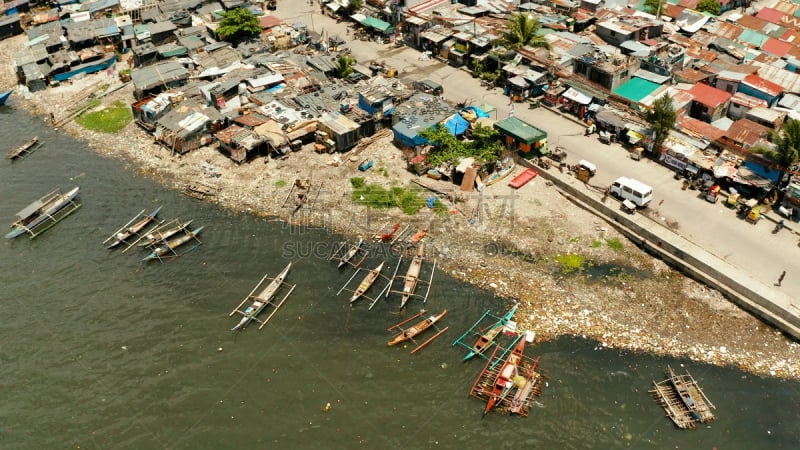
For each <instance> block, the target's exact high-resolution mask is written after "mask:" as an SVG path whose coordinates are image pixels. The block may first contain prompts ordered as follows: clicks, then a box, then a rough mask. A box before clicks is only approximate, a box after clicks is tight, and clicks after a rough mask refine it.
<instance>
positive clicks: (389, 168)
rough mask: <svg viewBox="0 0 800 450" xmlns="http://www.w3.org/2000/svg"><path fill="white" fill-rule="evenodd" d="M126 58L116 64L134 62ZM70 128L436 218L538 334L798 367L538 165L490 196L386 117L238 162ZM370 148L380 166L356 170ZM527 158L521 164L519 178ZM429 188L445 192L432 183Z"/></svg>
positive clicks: (125, 96) (177, 163)
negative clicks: (405, 205)
mask: <svg viewBox="0 0 800 450" xmlns="http://www.w3.org/2000/svg"><path fill="white" fill-rule="evenodd" d="M24 40H25V38H24V36H17V37H14V38H11V39H7V40H5V41H4V42H3V46H2V47H1V48H0V86H4V87H11V86H13V85H14V83H15V78H14V71H13V55H14V53H15V52H16V51H17V50H18V49H19V48H21V47H22V43H23V42H24ZM121 64H124V63H119V65H118V67H126V66H124V65H121ZM101 85H108V87H107V88H106V89H105V90H104V92H109V91H111V90H114V89H115V88H116V87H118V86H120V85H121V82H120V81H119V77H118V75H117V73H116V72H114V71H104V72H101V73H98V74H95V75H91V76H87V77H84V78H82V79H80V80H74V81H72V82H68V83H66V84H62V85H61V86H59V87H56V88H50V89H48V90H47V91H44V92H37V93H35V94H30V93H27V92H26V90H25V87H24V86H17V87H16V89H17V91H16V92H15V98H16V104H17V105H19V106H22V107H24V108H26V109H27V110H28V111H30V112H31V113H34V114H39V115H43V116H45V117H48V116H49V115H50V113H52V114H53V115H54V116H55V118H56V121H57V122H58V121H59V120H60V119H62V118H63V117H65V116H67V114H68V111H69V109H70V107H71V106H72V105H71V104H69V99H75V98H77V97H78V96H80V95H81V93H86V92H89V91H90V90H92V89H95V88H96V87H97V86H101ZM65 99H66V100H65ZM116 100H122V101H124V102H125V103H131V102H132V100H133V97H132V87H131V86H130V85H129V86H127V87H124V88H122V89H119V90H117V91H114V92H113V93H111V94H110V95H107V96H105V97H103V98H102V102H103V104H110V103H112V102H114V101H116ZM63 128H64V130H65V131H66V132H67V133H70V134H71V135H73V136H75V137H76V138H79V139H83V140H85V141H87V142H88V143H89V144H90V145H91V146H92V147H93V148H94V149H96V151H97V152H98V153H100V154H103V155H106V156H109V157H114V158H121V159H124V160H126V161H129V162H130V163H131V164H133V165H135V166H136V167H137V168H138V171H139V172H140V173H141V174H142V175H144V176H148V177H151V178H153V179H156V180H158V181H159V182H162V183H163V184H164V185H166V186H168V187H171V188H176V189H181V188H183V187H184V186H185V185H187V184H190V183H202V184H204V185H207V186H209V187H211V188H213V189H214V190H216V191H217V195H216V197H215V199H214V201H216V202H217V203H219V204H220V205H221V206H223V207H225V208H229V209H231V210H235V211H247V212H251V213H256V214H263V215H267V216H275V217H281V218H283V219H284V220H287V221H291V222H296V223H301V224H311V225H317V226H325V227H327V228H328V229H330V230H332V231H336V232H340V233H342V234H344V235H347V236H350V237H356V236H362V237H368V236H372V235H373V234H375V232H376V229H377V228H378V227H379V225H381V224H383V223H387V222H391V223H394V222H398V221H399V222H402V223H403V224H407V225H408V226H409V227H410V228H409V229H410V230H417V229H427V230H428V237H426V254H427V255H428V256H430V257H436V258H437V259H438V264H439V266H440V267H441V268H442V269H443V270H445V271H446V272H447V273H449V274H451V275H452V276H454V277H457V278H459V279H462V280H464V281H467V282H470V283H472V284H474V285H477V286H480V287H483V288H485V289H488V290H491V291H493V292H495V293H496V294H497V295H500V296H503V297H506V298H510V299H514V300H516V301H518V302H520V309H519V310H518V313H517V317H516V319H517V320H518V321H519V322H521V324H520V325H521V326H522V327H524V328H526V329H531V330H533V331H535V332H536V334H537V339H540V340H544V339H551V338H554V337H556V336H558V335H560V334H573V335H582V336H586V337H589V338H593V339H596V340H598V341H599V342H600V345H602V346H604V347H618V348H625V349H628V350H632V351H649V352H654V353H657V354H670V355H675V356H686V357H688V358H691V359H694V360H698V361H706V362H710V363H713V364H718V365H734V366H738V367H740V368H742V369H744V370H748V371H751V372H754V373H758V374H763V375H772V376H778V377H792V378H800V345H798V344H797V343H795V342H793V341H791V340H789V339H787V338H786V337H784V336H783V335H781V334H780V333H779V332H777V331H776V330H774V329H773V328H770V327H768V326H766V325H764V324H763V323H762V322H760V321H758V320H756V319H755V318H753V317H752V316H750V315H749V314H747V313H745V312H743V311H741V310H740V309H738V308H737V307H735V306H733V305H732V304H731V303H730V302H728V301H727V300H726V299H724V298H723V297H722V296H721V295H720V294H719V293H718V292H716V291H713V290H710V289H708V288H706V287H705V286H703V285H700V284H698V283H696V282H694V281H692V280H690V279H688V278H686V277H684V276H683V275H681V274H679V273H677V272H675V271H673V270H671V269H670V268H668V267H667V266H666V265H665V264H663V263H662V262H661V261H659V260H656V259H654V258H651V257H650V256H648V255H647V254H645V253H643V252H641V251H640V250H639V249H638V248H637V247H635V246H634V245H633V244H632V243H630V242H628V241H627V240H625V238H624V237H622V236H621V235H619V234H618V233H617V232H615V231H614V230H613V228H612V227H610V226H609V225H608V224H606V223H605V222H603V221H601V220H599V219H598V218H597V217H595V216H593V215H591V214H589V213H588V212H586V211H584V210H582V209H580V208H578V207H577V206H574V205H573V204H572V203H570V202H569V201H567V200H566V199H564V198H563V197H562V195H561V194H560V193H559V192H558V190H557V189H556V188H555V187H553V186H549V185H548V183H546V182H545V181H544V180H541V179H538V178H537V179H536V180H534V181H532V182H531V183H529V184H528V185H526V186H524V187H523V188H522V189H519V190H518V191H512V190H511V189H510V188H508V187H506V183H503V182H501V183H498V184H496V185H493V186H488V187H487V188H486V189H485V190H484V192H483V195H482V196H481V195H479V194H478V193H475V192H472V193H464V192H461V191H458V189H457V186H455V185H453V184H451V183H447V182H443V181H435V180H432V179H430V178H424V177H423V178H418V177H416V176H414V175H413V174H411V173H410V172H409V171H407V170H406V164H405V161H404V159H403V157H402V154H401V152H400V151H399V150H398V149H397V148H396V147H395V146H394V145H393V144H392V141H391V139H392V136H391V132H389V131H388V130H386V131H384V132H382V133H381V134H379V135H378V136H377V137H376V138H375V139H374V141H372V142H371V143H370V144H369V145H363V146H359V147H357V148H356V149H355V150H353V151H351V152H348V153H345V154H340V155H329V154H318V153H315V152H314V151H313V150H311V149H309V148H304V149H303V150H301V151H299V152H295V153H291V154H289V155H287V156H286V157H284V158H282V159H279V160H268V159H265V158H257V159H255V160H253V161H250V162H248V163H245V164H242V165H237V164H235V163H233V162H232V161H231V160H230V159H228V158H227V157H225V156H224V155H223V154H221V153H220V152H219V151H217V150H216V148H210V147H204V148H201V149H199V150H197V151H193V152H190V153H189V154H186V155H183V156H173V155H171V154H170V151H169V149H166V148H164V147H161V146H160V145H158V144H156V143H154V140H153V138H152V136H149V135H147V134H146V133H144V132H143V131H142V130H141V129H140V128H139V127H137V126H136V125H135V124H133V123H131V124H130V125H128V127H126V128H125V129H124V130H122V131H121V132H119V133H117V134H114V135H107V134H102V133H95V132H91V131H87V130H85V129H82V128H81V127H80V126H78V125H77V124H76V123H74V122H68V123H66V124H64V125H63ZM366 158H370V159H372V160H373V161H374V162H375V165H374V166H373V167H372V168H371V169H370V170H368V171H366V172H360V171H358V169H357V166H358V164H359V162H360V161H361V160H363V159H366ZM521 170H522V169H520V168H517V169H515V171H514V173H513V174H511V175H510V177H513V176H515V175H516V174H518V173H519V172H520V171H521ZM551 170H552V169H551ZM356 176H363V177H365V178H366V181H367V182H368V183H376V184H381V185H384V186H386V187H389V186H410V185H411V180H412V179H417V180H418V181H420V182H422V183H423V184H425V185H426V186H429V187H432V188H434V189H437V190H439V191H444V192H447V193H451V192H453V193H454V194H456V196H457V197H458V200H457V201H456V202H455V204H453V205H452V207H451V211H450V213H448V214H444V215H442V214H436V213H434V212H433V211H432V210H430V209H428V208H423V210H422V211H420V213H419V214H417V215H416V216H406V215H404V214H403V213H402V212H400V211H399V210H393V211H385V210H381V211H377V210H374V209H366V208H364V207H361V206H357V205H355V204H354V203H353V202H352V201H351V200H350V193H351V192H352V189H351V186H350V181H349V180H350V178H351V177H356ZM296 179H301V180H308V179H310V180H311V185H312V190H311V192H310V194H311V195H310V196H309V198H313V199H314V201H313V202H308V203H307V204H306V205H305V206H303V207H301V208H300V209H299V210H297V211H296V212H295V213H294V214H293V213H292V211H293V210H294V206H295V205H294V202H295V199H294V197H293V195H294V193H292V195H291V196H290V195H289V194H290V189H291V186H292V184H293V182H294V180H296ZM507 179H510V178H507ZM317 189H318V191H319V193H318V194H316V193H315V190H317ZM421 195H423V196H424V197H432V196H434V194H433V193H431V192H429V191H426V190H424V189H421ZM438 197H439V198H440V199H445V200H446V199H447V197H446V196H443V195H439V196H438ZM511 197H514V198H511ZM287 198H288V201H287V202H286V203H287V207H286V208H283V207H282V205H283V204H284V201H285V200H286V199H287ZM574 266H580V267H581V270H578V269H574V268H573V267H574ZM732 330H735V331H732Z"/></svg>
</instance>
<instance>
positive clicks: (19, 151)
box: [6, 136, 39, 159]
mask: <svg viewBox="0 0 800 450" xmlns="http://www.w3.org/2000/svg"><path fill="white" fill-rule="evenodd" d="M38 143H39V136H34V137H33V138H32V139H31V140H29V141H28V142H26V143H24V144H22V145H20V146H19V147H17V148H13V149H11V150H9V151H8V155H6V156H7V157H8V159H15V158H19V157H21V156H26V155H27V154H28V153H31V152H32V151H33V146H35V145H37V144H38Z"/></svg>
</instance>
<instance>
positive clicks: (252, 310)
mask: <svg viewBox="0 0 800 450" xmlns="http://www.w3.org/2000/svg"><path fill="white" fill-rule="evenodd" d="M291 268H292V263H289V264H287V265H286V267H284V269H283V270H282V271H281V273H279V274H278V275H277V276H276V277H275V278H272V279H271V281H270V282H269V284H268V285H267V286H266V287H265V288H264V289H262V290H261V291H260V292H259V293H258V294H257V295H255V296H253V292H255V291H256V290H258V288H259V287H261V285H262V284H264V281H265V280H267V279H269V278H268V277H267V276H266V275H264V277H263V278H261V281H260V282H259V283H258V284H257V285H256V287H255V288H253V290H252V291H250V295H248V296H247V297H245V299H244V300H242V302H241V303H239V306H237V307H236V308H235V309H234V310H233V311H231V313H230V314H229V315H228V316H229V317H232V316H233V315H234V314H236V313H239V314H241V315H242V316H243V317H242V318H241V320H239V323H238V324H236V326H235V327H233V328H231V331H239V330H244V329H245V327H246V326H247V324H249V323H250V322H251V321H254V320H255V321H256V322H258V323H260V324H261V326H259V327H258V329H259V330H260V329H262V328H264V325H266V324H267V322H269V320H270V319H271V318H272V316H274V315H275V313H276V312H278V308H280V307H281V305H283V302H285V301H286V299H287V298H288V297H289V295H290V294H291V293H292V291H293V290H294V288H295V286H296V285H291V284H288V283H286V282H285V281H284V280H285V279H286V276H287V275H288V274H289V269H291ZM283 285H287V286H291V289H289V292H287V293H286V295H284V296H283V298H281V300H280V301H279V302H277V303H276V302H273V301H272V299H273V297H275V294H276V293H277V292H278V289H280V288H281V286H283ZM251 300H252V303H251V304H250V306H248V307H247V308H245V309H244V310H242V307H243V306H244V305H245V304H246V303H247V302H248V301H251ZM270 305H272V306H274V309H273V310H272V313H270V315H269V316H267V318H266V319H265V320H263V321H262V320H259V319H258V317H257V316H258V315H259V314H261V311H263V310H264V309H265V308H266V307H267V306H270Z"/></svg>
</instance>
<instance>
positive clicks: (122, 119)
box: [75, 100, 133, 133]
mask: <svg viewBox="0 0 800 450" xmlns="http://www.w3.org/2000/svg"><path fill="white" fill-rule="evenodd" d="M94 102H95V101H93V102H92V103H91V104H90V105H95V107H96V106H99V104H100V101H99V100H96V102H97V104H95V103H94ZM131 120H133V114H131V109H130V107H128V105H126V104H125V103H123V102H122V101H116V102H114V104H113V105H107V106H106V107H105V108H103V109H101V110H98V111H91V112H86V113H83V114H81V115H80V116H79V117H78V118H77V119H75V121H76V122H78V124H79V125H80V126H82V127H84V128H86V129H87V130H92V131H99V132H101V133H116V132H117V131H119V130H121V129H123V128H125V127H126V126H127V125H128V123H129V122H130V121H131Z"/></svg>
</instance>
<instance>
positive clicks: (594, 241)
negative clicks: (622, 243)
mask: <svg viewBox="0 0 800 450" xmlns="http://www.w3.org/2000/svg"><path fill="white" fill-rule="evenodd" d="M601 245H603V243H602V242H600V241H598V240H597V239H595V240H593V241H592V248H597V247H600V246H601Z"/></svg>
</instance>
